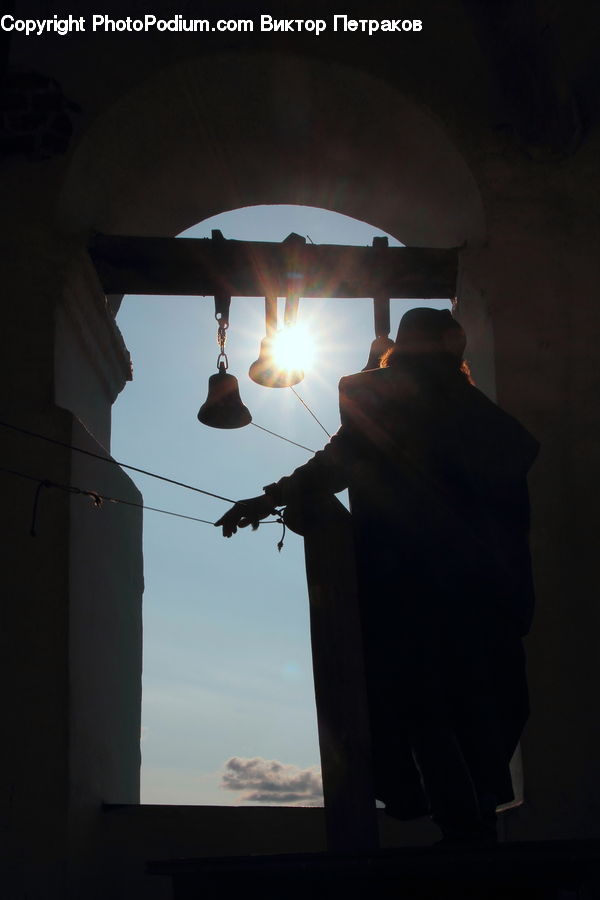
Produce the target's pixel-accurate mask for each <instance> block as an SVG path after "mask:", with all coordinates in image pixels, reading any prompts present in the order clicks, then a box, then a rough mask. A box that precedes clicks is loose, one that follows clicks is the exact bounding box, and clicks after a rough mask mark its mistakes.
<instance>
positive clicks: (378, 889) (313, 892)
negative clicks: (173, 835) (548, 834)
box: [148, 840, 600, 900]
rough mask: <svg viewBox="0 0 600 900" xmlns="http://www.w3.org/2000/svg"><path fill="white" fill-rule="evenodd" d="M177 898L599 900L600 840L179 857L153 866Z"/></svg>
mask: <svg viewBox="0 0 600 900" xmlns="http://www.w3.org/2000/svg"><path fill="white" fill-rule="evenodd" d="M148 868H149V871H150V873H152V874H156V875H163V876H164V875H169V876H171V877H172V879H173V887H174V895H173V896H174V900H196V898H197V900H200V898H203V900H213V898H217V897H219V898H223V897H235V896H240V897H246V896H249V895H250V896H259V897H260V898H261V900H262V898H275V897H277V898H286V900H287V898H292V900H296V898H297V900H299V898H301V897H302V898H307V900H314V898H321V897H332V898H336V900H337V898H338V897H339V898H343V900H355V898H360V900H363V898H364V900H366V898H379V897H382V898H392V897H394V898H416V900H446V898H454V897H460V898H468V900H475V898H477V900H487V898H490V900H504V898H506V900H509V898H510V900H513V898H523V900H525V898H527V900H529V898H532V900H599V898H600V841H599V840H583V841H541V842H527V843H506V844H499V845H496V846H492V847H489V848H476V847H465V848H456V847H453V848H449V847H446V846H442V845H439V846H433V847H426V848H423V847H418V848H403V849H393V850H380V851H377V852H376V853H352V854H350V853H348V854H332V853H311V854H289V855H279V856H250V857H225V858H217V859H214V858H213V859H180V860H170V861H166V862H153V863H150V864H149V867H148Z"/></svg>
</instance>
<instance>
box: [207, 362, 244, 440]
mask: <svg viewBox="0 0 600 900" xmlns="http://www.w3.org/2000/svg"><path fill="white" fill-rule="evenodd" d="M198 419H199V420H200V422H202V424H203V425H209V426H210V427H211V428H243V427H244V425H249V424H250V422H251V421H252V416H251V415H250V410H249V409H248V408H247V407H246V406H244V404H243V403H242V399H241V397H240V390H239V386H238V380H237V378H236V377H235V375H229V374H228V373H227V370H226V366H225V363H224V362H220V363H219V371H218V372H216V373H215V374H214V375H211V376H210V378H209V379H208V394H207V397H206V400H205V402H204V403H203V404H202V406H201V407H200V411H199V412H198Z"/></svg>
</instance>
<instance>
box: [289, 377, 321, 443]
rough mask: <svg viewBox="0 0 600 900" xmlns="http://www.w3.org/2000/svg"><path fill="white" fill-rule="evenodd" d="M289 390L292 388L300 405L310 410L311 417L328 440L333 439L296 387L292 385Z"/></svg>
mask: <svg viewBox="0 0 600 900" xmlns="http://www.w3.org/2000/svg"><path fill="white" fill-rule="evenodd" d="M289 388H290V390H291V391H292V392H293V393H294V394H295V395H296V397H297V398H298V400H299V401H300V403H301V404H302V406H303V407H304V408H305V409H306V410H308V412H309V413H310V414H311V416H312V417H313V419H314V420H315V422H316V423H317V425H318V426H319V427H320V428H322V429H323V431H324V432H325V434H326V435H327V437H328V438H331V435H330V434H329V432H328V431H327V429H326V428H325V426H324V425H323V423H322V422H319V420H318V419H317V417H316V416H315V414H314V412H313V411H312V409H311V408H310V406H309V405H308V403H305V401H304V400H303V399H302V397H301V396H300V394H299V393H298V391H297V390H295V388H294V386H293V385H292V384H290V386H289Z"/></svg>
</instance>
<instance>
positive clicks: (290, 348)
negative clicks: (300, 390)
mask: <svg viewBox="0 0 600 900" xmlns="http://www.w3.org/2000/svg"><path fill="white" fill-rule="evenodd" d="M314 357H315V339H314V337H313V335H312V334H311V332H310V329H309V328H308V327H307V326H306V325H298V324H296V325H288V326H286V327H285V328H284V329H283V330H282V331H278V332H277V334H276V335H275V338H274V339H273V359H274V361H275V363H276V365H277V366H278V367H279V368H281V369H302V371H304V372H307V371H309V369H310V368H311V366H312V364H313V361H314Z"/></svg>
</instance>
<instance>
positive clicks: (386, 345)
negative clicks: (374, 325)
mask: <svg viewBox="0 0 600 900" xmlns="http://www.w3.org/2000/svg"><path fill="white" fill-rule="evenodd" d="M393 346H394V342H393V340H392V339H391V338H389V337H386V335H385V334H380V335H379V337H376V338H375V340H374V341H373V343H372V344H371V349H370V350H369V359H368V360H367V364H366V366H365V367H364V369H363V372H366V371H367V370H368V369H378V368H379V362H380V360H381V357H382V356H383V354H384V353H386V352H387V351H388V350H389V349H390V347H393Z"/></svg>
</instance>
